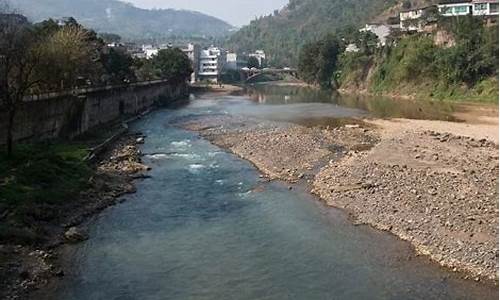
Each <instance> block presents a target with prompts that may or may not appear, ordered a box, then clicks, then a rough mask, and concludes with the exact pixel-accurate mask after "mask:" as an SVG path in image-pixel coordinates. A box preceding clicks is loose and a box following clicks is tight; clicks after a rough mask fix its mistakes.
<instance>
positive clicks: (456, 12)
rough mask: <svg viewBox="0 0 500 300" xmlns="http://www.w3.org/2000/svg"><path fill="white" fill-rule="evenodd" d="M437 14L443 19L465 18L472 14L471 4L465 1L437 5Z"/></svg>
mask: <svg viewBox="0 0 500 300" xmlns="http://www.w3.org/2000/svg"><path fill="white" fill-rule="evenodd" d="M437 7H438V9H439V13H440V14H441V15H442V16H445V17H452V16H466V15H471V14H472V3H471V1H467V0H458V1H456V0H448V1H442V2H440V3H439V4H438V6H437Z"/></svg>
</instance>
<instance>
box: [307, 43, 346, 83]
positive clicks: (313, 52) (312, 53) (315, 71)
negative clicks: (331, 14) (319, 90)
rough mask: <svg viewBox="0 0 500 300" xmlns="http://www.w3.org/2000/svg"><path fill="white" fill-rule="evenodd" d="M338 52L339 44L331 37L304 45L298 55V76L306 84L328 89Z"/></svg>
mask: <svg viewBox="0 0 500 300" xmlns="http://www.w3.org/2000/svg"><path fill="white" fill-rule="evenodd" d="M339 52H340V43H339V42H338V40H337V38H336V37H335V36H333V35H327V36H326V37H325V38H323V39H321V40H319V41H317V42H313V43H309V44H306V45H305V46H304V47H303V48H302V50H301V52H300V55H299V76H300V77H301V78H302V79H303V80H304V81H306V82H308V83H313V84H318V85H320V86H321V87H324V88H330V87H331V86H332V79H333V75H334V73H335V70H336V68H337V60H338V55H339Z"/></svg>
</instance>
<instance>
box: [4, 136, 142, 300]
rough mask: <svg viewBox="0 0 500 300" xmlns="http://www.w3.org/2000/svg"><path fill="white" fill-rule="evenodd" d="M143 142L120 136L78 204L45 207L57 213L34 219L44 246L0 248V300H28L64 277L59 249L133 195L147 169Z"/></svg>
mask: <svg viewBox="0 0 500 300" xmlns="http://www.w3.org/2000/svg"><path fill="white" fill-rule="evenodd" d="M143 140H144V137H143V136H142V135H140V134H127V135H125V136H123V137H122V138H120V139H119V140H118V141H116V142H115V143H114V144H113V145H111V147H109V148H110V149H109V150H108V151H106V152H104V153H103V154H102V155H101V157H100V158H99V159H98V160H97V162H96V163H95V165H94V166H93V167H94V170H95V171H94V174H93V176H92V177H91V178H89V186H90V188H89V189H87V190H85V191H82V192H81V193H80V196H79V197H78V200H76V201H69V202H68V203H67V204H65V205H64V207H53V208H46V209H53V210H54V211H57V212H59V213H57V214H56V215H55V216H54V217H53V218H52V219H50V220H39V221H37V224H36V226H37V231H38V232H41V233H42V234H43V236H41V239H42V240H43V242H42V243H36V244H29V245H16V244H10V243H4V244H0V287H1V289H0V298H1V299H25V298H28V297H29V295H30V292H32V291H33V290H37V289H39V288H42V287H44V286H46V285H47V284H48V282H49V281H50V280H52V279H53V278H56V277H62V276H64V270H63V269H62V268H61V267H60V266H59V262H58V256H59V250H60V246H62V245H64V244H65V243H77V242H81V241H83V240H85V239H87V238H88V235H87V233H86V230H85V224H86V221H88V220H89V219H90V218H91V217H92V216H95V215H96V214H97V213H99V212H100V211H102V210H103V209H105V208H107V207H109V206H112V205H114V204H116V203H117V201H118V197H120V196H121V195H124V194H127V193H134V192H135V187H134V184H133V180H135V179H139V178H143V177H146V176H147V175H145V172H146V171H147V170H148V169H149V167H147V166H145V165H143V164H142V163H141V153H140V151H139V150H138V149H137V144H140V143H142V142H143ZM3 221H4V222H7V221H8V220H3ZM31 226H33V224H31Z"/></svg>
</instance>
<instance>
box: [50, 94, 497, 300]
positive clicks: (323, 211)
mask: <svg viewBox="0 0 500 300" xmlns="http://www.w3.org/2000/svg"><path fill="white" fill-rule="evenodd" d="M255 93H256V92H255V91H254V92H253V93H251V94H244V95H235V96H217V95H204V96H203V97H201V98H196V99H191V100H190V101H189V103H188V104H186V105H183V106H181V107H177V108H171V109H161V110H158V111H156V112H154V113H152V114H150V115H148V116H147V117H145V118H144V119H142V120H139V121H137V122H136V123H135V124H133V125H132V129H133V130H138V131H141V132H143V133H144V134H146V135H147V139H146V144H145V145H143V146H142V149H141V150H142V151H143V153H145V154H148V153H155V154H154V155H146V156H145V158H144V160H145V163H146V164H148V165H151V166H152V167H153V169H152V171H151V172H150V175H151V176H152V177H151V178H149V179H145V180H142V181H138V182H137V193H136V194H133V195H127V196H125V198H126V199H125V200H127V201H125V202H124V203H122V204H119V205H117V206H116V207H112V208H110V209H107V210H106V211H104V212H103V213H102V214H101V215H100V216H98V217H97V218H96V220H94V221H93V222H92V223H91V225H90V236H91V238H90V240H88V241H87V242H85V243H82V244H79V245H76V246H70V247H71V253H72V254H71V256H70V261H69V263H68V264H69V265H71V267H70V268H68V270H70V271H68V272H67V274H66V276H65V278H64V279H62V280H61V282H60V284H58V287H57V289H56V291H55V294H54V296H53V297H51V298H55V299H122V300H126V299H151V300H153V299H214V300H219V299H494V298H497V297H498V296H497V294H496V291H495V289H494V288H493V287H490V286H486V285H480V284H476V283H474V282H472V281H464V280H460V279H457V278H456V277H455V276H454V275H453V274H451V273H449V272H447V271H445V270H443V269H441V268H439V267H438V266H436V265H435V264H432V263H429V262H428V261H427V259H425V258H423V257H415V255H414V254H413V252H412V250H411V248H410V247H409V245H408V244H407V243H405V242H402V241H400V240H398V239H397V238H395V237H393V236H391V235H389V234H386V233H383V232H380V231H377V230H374V229H371V228H370V227H367V226H355V225H353V224H352V223H351V222H350V220H349V219H348V218H347V217H346V215H345V214H344V213H343V212H342V211H339V210H336V209H331V208H326V207H325V206H323V205H322V204H321V202H320V201H319V200H318V199H316V198H314V197H313V196H311V195H309V194H308V193H307V192H306V191H305V188H302V187H300V186H297V187H296V188H295V189H294V190H289V189H288V186H287V185H285V184H283V183H280V182H271V183H269V182H264V181H263V180H262V179H260V178H259V173H258V172H257V170H256V169H255V168H254V167H253V166H252V165H251V164H250V163H248V162H246V161H243V160H241V159H239V158H237V157H235V156H234V155H231V154H229V153H227V152H225V151H223V150H221V149H220V148H218V147H216V146H213V145H211V144H210V143H209V142H207V141H205V140H203V139H202V138H200V137H198V136H197V135H196V134H195V133H192V132H188V131H185V130H181V129H179V128H176V127H174V126H172V125H171V124H170V122H172V121H173V120H175V119H177V118H179V117H184V118H185V117H189V116H195V115H205V114H218V113H233V114H245V115H253V116H260V117H264V118H270V119H275V118H276V116H278V117H279V116H283V114H281V113H279V111H280V110H281V109H284V110H285V111H286V112H287V113H286V114H285V115H287V116H288V117H287V118H289V117H290V116H293V117H294V118H298V119H300V118H301V114H302V113H303V108H304V105H303V103H301V102H304V101H305V100H309V101H308V102H309V103H310V104H311V105H310V106H309V108H308V109H309V111H308V115H307V116H306V117H308V118H310V117H311V116H315V117H318V118H321V117H330V116H334V117H333V118H337V117H339V116H340V117H349V116H360V115H370V114H373V113H372V112H370V111H369V110H367V109H366V108H363V107H362V106H358V107H356V106H354V105H351V106H349V105H341V103H340V104H339V103H335V102H328V101H323V99H319V100H318V101H314V99H313V98H312V97H315V96H314V95H313V94H310V95H307V94H306V95H305V96H301V97H304V101H295V102H292V103H288V104H287V103H283V101H284V99H285V98H286V99H287V100H286V101H289V100H290V99H292V97H285V96H290V95H289V94H287V93H288V92H287V90H283V91H281V93H282V95H281V97H278V98H280V99H282V100H283V101H281V100H280V101H277V102H275V103H269V102H267V101H268V100H266V102H267V104H272V105H262V103H263V102H262V101H261V104H259V101H258V100H255V99H254V98H255ZM259 93H264V94H265V91H264V92H262V91H260V92H259ZM274 93H278V94H279V93H280V92H276V91H275V92H274ZM269 95H270V98H267V99H271V98H273V97H277V96H276V95H274V94H272V93H269ZM294 97H295V96H294ZM251 99H253V100H251ZM261 99H262V97H261ZM293 99H295V98H293ZM320 100H321V101H320ZM286 105H289V106H286ZM263 112H266V113H263Z"/></svg>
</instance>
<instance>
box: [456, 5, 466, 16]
mask: <svg viewBox="0 0 500 300" xmlns="http://www.w3.org/2000/svg"><path fill="white" fill-rule="evenodd" d="M468 12H469V7H468V6H455V14H466V13H468Z"/></svg>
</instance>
